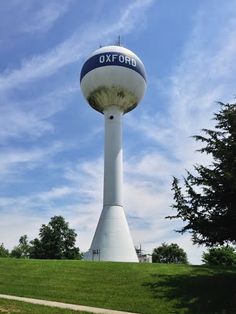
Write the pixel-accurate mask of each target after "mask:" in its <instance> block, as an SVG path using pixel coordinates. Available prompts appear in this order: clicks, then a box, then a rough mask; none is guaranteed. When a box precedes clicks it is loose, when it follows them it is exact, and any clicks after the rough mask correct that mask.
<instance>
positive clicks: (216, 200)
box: [167, 103, 236, 246]
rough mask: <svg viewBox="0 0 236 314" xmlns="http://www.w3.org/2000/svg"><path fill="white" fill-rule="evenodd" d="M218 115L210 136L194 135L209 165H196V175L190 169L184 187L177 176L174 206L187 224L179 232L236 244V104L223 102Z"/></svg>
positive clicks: (208, 132) (197, 238) (206, 240)
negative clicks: (208, 157)
mask: <svg viewBox="0 0 236 314" xmlns="http://www.w3.org/2000/svg"><path fill="white" fill-rule="evenodd" d="M220 105H221V108H220V111H219V113H216V114H215V115H214V120H215V121H216V125H215V129H214V130H208V129H203V132H204V133H205V135H206V136H199V135H198V136H194V138H195V139H196V140H197V141H201V142H203V143H204V144H205V146H204V147H203V148H202V149H200V150H199V151H200V152H201V153H206V154H210V155H211V157H212V163H211V164H210V165H209V166H207V167H206V166H203V165H196V166H195V167H194V168H195V170H196V173H197V174H196V175H193V174H191V173H190V172H187V177H186V178H184V187H185V189H184V190H185V191H184V192H183V188H181V187H180V184H179V180H178V179H177V178H174V180H173V185H172V190H173V191H174V200H175V203H174V204H173V206H172V207H173V208H174V209H176V210H177V214H176V215H174V216H169V217H167V218H171V219H172V218H181V219H182V220H183V221H184V222H185V223H187V224H186V225H185V226H184V227H183V228H182V229H181V230H179V232H181V233H184V232H186V231H189V232H191V233H192V236H193V242H194V243H198V244H205V245H207V246H213V245H218V244H220V245H223V244H224V243H228V242H231V243H236V227H235V226H236V104H223V103H220Z"/></svg>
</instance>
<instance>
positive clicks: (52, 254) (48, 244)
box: [30, 216, 81, 259]
mask: <svg viewBox="0 0 236 314" xmlns="http://www.w3.org/2000/svg"><path fill="white" fill-rule="evenodd" d="M76 236H77V234H76V233H75V231H74V230H73V229H70V228H69V224H68V222H65V219H64V218H63V217H62V216H54V217H52V218H51V220H50V222H49V223H48V225H44V224H43V225H42V227H41V228H40V231H39V239H38V238H36V239H34V240H33V241H31V245H32V246H31V250H30V257H32V258H42V259H80V258H81V253H80V250H79V248H77V247H75V241H76Z"/></svg>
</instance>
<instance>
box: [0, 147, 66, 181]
mask: <svg viewBox="0 0 236 314" xmlns="http://www.w3.org/2000/svg"><path fill="white" fill-rule="evenodd" d="M63 149H64V148H63V145H61V143H59V142H57V143H54V144H52V145H50V146H48V147H34V148H31V149H17V148H11V149H6V150H2V152H1V153H0V173H1V174H0V177H1V180H2V181H3V182H5V183H6V182H7V181H9V180H16V179H17V176H16V174H17V175H18V176H19V174H20V172H21V171H24V172H26V170H28V169H32V168H35V167H37V166H39V165H40V164H42V163H43V162H45V160H47V161H49V160H50V158H51V157H52V156H54V155H55V154H56V153H58V152H59V151H61V150H63Z"/></svg>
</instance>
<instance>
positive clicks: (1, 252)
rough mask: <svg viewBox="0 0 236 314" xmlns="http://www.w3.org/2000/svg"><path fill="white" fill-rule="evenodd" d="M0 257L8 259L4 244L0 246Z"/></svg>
mask: <svg viewBox="0 0 236 314" xmlns="http://www.w3.org/2000/svg"><path fill="white" fill-rule="evenodd" d="M0 257H9V251H8V250H7V249H6V248H5V247H4V244H3V243H1V244H0Z"/></svg>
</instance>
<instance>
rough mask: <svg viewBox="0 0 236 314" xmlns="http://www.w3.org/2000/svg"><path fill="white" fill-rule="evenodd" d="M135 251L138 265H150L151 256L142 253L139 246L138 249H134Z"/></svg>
mask: <svg viewBox="0 0 236 314" xmlns="http://www.w3.org/2000/svg"><path fill="white" fill-rule="evenodd" d="M135 250H136V253H137V256H138V260H139V263H152V255H151V254H145V253H143V251H142V247H141V245H140V246H139V247H135Z"/></svg>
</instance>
